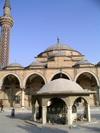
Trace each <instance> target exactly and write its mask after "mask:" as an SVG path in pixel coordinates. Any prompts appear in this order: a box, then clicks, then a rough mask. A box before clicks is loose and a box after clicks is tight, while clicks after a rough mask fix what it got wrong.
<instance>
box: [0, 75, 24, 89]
mask: <svg viewBox="0 0 100 133" xmlns="http://www.w3.org/2000/svg"><path fill="white" fill-rule="evenodd" d="M8 75H13V76H15V77H16V78H17V79H18V81H19V84H20V87H22V82H21V79H20V78H19V76H18V75H16V74H15V73H7V74H6V75H4V76H3V77H2V78H1V80H0V88H1V86H2V84H3V81H4V79H5V78H6V77H7V76H8Z"/></svg>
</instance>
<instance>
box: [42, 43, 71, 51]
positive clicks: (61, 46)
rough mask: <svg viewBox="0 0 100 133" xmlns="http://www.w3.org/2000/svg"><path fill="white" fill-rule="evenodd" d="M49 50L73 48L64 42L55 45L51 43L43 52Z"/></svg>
mask: <svg viewBox="0 0 100 133" xmlns="http://www.w3.org/2000/svg"><path fill="white" fill-rule="evenodd" d="M51 50H73V49H72V48H71V47H69V46H67V45H65V44H60V43H57V44H55V45H52V46H50V47H48V48H47V49H46V50H45V52H48V51H51Z"/></svg>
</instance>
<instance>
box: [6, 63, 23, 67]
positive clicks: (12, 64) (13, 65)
mask: <svg viewBox="0 0 100 133" xmlns="http://www.w3.org/2000/svg"><path fill="white" fill-rule="evenodd" d="M8 67H22V66H21V65H20V64H19V63H16V62H14V63H11V64H9V65H8Z"/></svg>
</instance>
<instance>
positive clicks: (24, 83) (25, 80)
mask: <svg viewBox="0 0 100 133" xmlns="http://www.w3.org/2000/svg"><path fill="white" fill-rule="evenodd" d="M34 74H37V75H39V76H41V77H42V78H43V80H44V82H45V84H46V82H47V81H46V79H45V77H44V76H43V75H42V74H41V73H38V72H33V73H30V74H29V75H27V76H26V77H25V79H24V82H23V87H24V88H25V85H26V82H27V79H28V78H29V77H30V76H31V75H34Z"/></svg>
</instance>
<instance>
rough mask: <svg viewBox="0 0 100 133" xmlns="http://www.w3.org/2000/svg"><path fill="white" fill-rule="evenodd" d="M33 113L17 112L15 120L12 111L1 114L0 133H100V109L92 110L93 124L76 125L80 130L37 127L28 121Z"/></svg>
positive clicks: (49, 125) (65, 126) (67, 127)
mask: <svg viewBox="0 0 100 133" xmlns="http://www.w3.org/2000/svg"><path fill="white" fill-rule="evenodd" d="M31 116H32V114H31V111H27V110H26V111H24V112H21V111H20V112H16V114H15V118H12V117H11V112H10V111H5V112H2V113H0V133H77V132H78V133H100V108H99V109H95V108H94V109H91V117H92V119H91V122H90V123H89V122H81V123H75V124H76V125H79V127H80V129H69V126H67V125H57V124H54V125H52V124H47V125H44V126H35V125H33V124H29V123H27V122H26V121H27V120H28V121H29V120H30V119H31Z"/></svg>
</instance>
